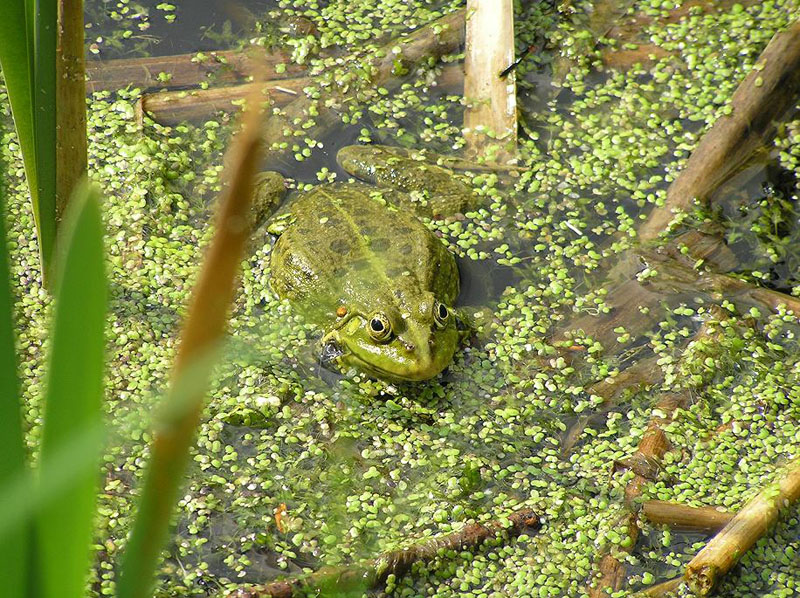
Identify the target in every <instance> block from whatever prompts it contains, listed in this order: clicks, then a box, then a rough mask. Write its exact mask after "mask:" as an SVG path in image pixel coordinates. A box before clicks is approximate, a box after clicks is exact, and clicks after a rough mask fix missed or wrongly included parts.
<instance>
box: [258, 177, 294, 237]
mask: <svg viewBox="0 0 800 598" xmlns="http://www.w3.org/2000/svg"><path fill="white" fill-rule="evenodd" d="M284 195H286V182H285V181H284V179H283V176H282V175H281V174H280V173H277V172H273V171H271V170H268V171H266V172H262V173H260V174H258V175H256V181H255V184H254V185H253V205H252V207H251V209H250V230H251V231H255V230H257V229H258V228H260V227H261V225H262V224H264V223H265V222H266V221H267V220H268V219H269V218H270V217H271V216H272V215H273V214H274V213H275V211H276V210H277V209H278V207H279V206H280V205H281V203H282V201H283V196H284Z"/></svg>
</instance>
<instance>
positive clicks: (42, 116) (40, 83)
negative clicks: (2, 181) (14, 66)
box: [33, 0, 58, 280]
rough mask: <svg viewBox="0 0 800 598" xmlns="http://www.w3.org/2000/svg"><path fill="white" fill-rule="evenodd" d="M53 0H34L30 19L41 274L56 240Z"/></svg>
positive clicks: (46, 268) (47, 268)
mask: <svg viewBox="0 0 800 598" xmlns="http://www.w3.org/2000/svg"><path fill="white" fill-rule="evenodd" d="M57 24H58V5H57V3H56V0H36V18H35V20H34V63H33V73H34V94H33V135H34V138H35V141H36V181H37V183H38V185H39V191H38V194H37V196H36V200H37V203H38V206H37V207H38V212H39V221H38V223H37V225H38V232H39V252H40V254H41V262H42V276H43V278H44V279H45V280H47V277H48V275H49V274H51V270H52V267H51V266H52V261H53V257H54V256H53V249H54V247H55V241H56V229H57V222H56V170H57V164H56V38H57V28H56V26H57Z"/></svg>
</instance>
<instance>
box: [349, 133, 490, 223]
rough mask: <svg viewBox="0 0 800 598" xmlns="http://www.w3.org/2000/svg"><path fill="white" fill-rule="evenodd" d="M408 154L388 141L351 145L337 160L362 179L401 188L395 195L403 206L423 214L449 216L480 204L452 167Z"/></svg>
mask: <svg viewBox="0 0 800 598" xmlns="http://www.w3.org/2000/svg"><path fill="white" fill-rule="evenodd" d="M406 154H407V153H406V152H404V151H403V150H402V149H397V148H392V147H388V146H385V145H349V146H347V147H343V148H342V149H340V150H339V153H338V154H337V155H336V160H337V161H338V162H339V165H340V166H341V167H342V168H343V169H344V170H346V171H347V172H349V173H350V174H352V175H353V176H355V177H357V178H359V179H361V180H363V181H366V182H368V183H374V184H376V185H379V186H381V187H388V188H390V189H394V190H396V191H400V192H401V193H400V194H396V195H400V196H401V200H402V202H403V204H404V206H405V207H409V208H411V209H413V210H414V211H415V212H417V213H418V214H420V215H423V216H433V217H443V216H449V215H452V214H457V213H459V212H466V211H468V210H470V209H474V208H475V207H476V206H477V203H478V202H477V199H476V197H475V195H474V193H473V192H472V189H471V188H470V187H469V185H467V184H466V183H464V182H463V181H461V180H459V179H458V178H456V177H455V176H454V175H453V173H452V172H451V171H449V170H446V169H444V168H442V167H441V166H437V165H435V164H432V163H430V162H428V161H426V160H416V159H413V158H410V157H408V155H406ZM393 198H395V196H393Z"/></svg>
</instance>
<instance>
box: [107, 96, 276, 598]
mask: <svg viewBox="0 0 800 598" xmlns="http://www.w3.org/2000/svg"><path fill="white" fill-rule="evenodd" d="M260 104H261V102H260V97H259V96H258V94H256V96H254V97H253V98H251V99H250V101H249V102H248V110H246V111H245V113H244V119H243V128H242V130H241V131H240V132H239V134H238V135H237V136H236V138H235V139H234V141H233V145H232V147H231V151H230V153H231V159H230V160H229V162H228V163H229V164H230V168H229V169H228V170H227V172H228V173H230V176H229V177H228V181H227V185H226V187H225V189H224V190H223V192H222V197H221V201H220V204H219V212H218V214H217V220H216V231H215V234H214V237H213V239H212V241H211V245H210V246H209V248H208V250H207V251H206V255H205V259H204V260H203V266H202V270H201V272H200V276H199V278H198V280H197V282H196V284H195V286H194V289H193V291H192V297H191V300H190V304H189V310H188V315H187V318H186V321H185V323H184V325H183V329H182V330H181V335H180V343H179V346H178V353H177V356H176V359H175V363H174V366H173V369H172V378H171V381H170V388H169V391H168V396H167V399H166V400H165V402H164V411H163V412H162V414H161V417H160V418H159V420H158V425H157V426H156V428H155V429H154V432H153V441H152V445H151V458H150V463H149V466H148V469H147V471H146V474H145V482H144V489H143V491H142V497H141V502H140V504H139V508H138V512H137V518H136V522H135V524H134V529H133V532H132V534H131V538H130V540H129V542H128V546H127V547H126V551H125V555H124V558H123V565H122V574H121V576H120V580H119V582H118V595H119V596H120V598H145V596H147V595H148V593H149V592H148V589H147V586H148V584H147V583H146V580H148V579H150V577H151V576H152V571H153V568H154V567H155V565H156V562H157V560H158V555H159V553H160V551H161V549H162V546H163V543H164V542H165V541H166V537H167V530H168V527H169V520H170V514H171V513H172V511H173V509H174V506H175V502H176V501H177V495H178V489H179V487H180V484H181V481H182V480H183V476H184V472H185V469H186V463H187V461H188V458H189V450H190V448H191V445H192V442H193V438H194V435H195V431H196V428H197V426H198V423H199V421H200V414H201V412H202V409H203V398H204V394H205V389H206V386H207V378H208V375H209V367H208V366H209V356H210V355H212V354H213V352H214V350H215V349H216V347H217V346H218V344H219V343H220V342H221V340H222V338H223V334H224V331H225V327H226V324H227V320H228V311H229V309H230V305H231V302H232V299H233V294H234V290H235V288H236V276H237V273H238V271H239V265H240V263H241V259H242V255H243V253H244V247H245V243H246V241H247V238H248V235H249V233H250V227H249V222H250V219H251V216H250V214H249V209H250V204H251V199H252V192H253V183H254V178H255V173H256V168H257V167H258V163H259V157H260V148H261V146H262V143H261V136H260V132H261V128H262V127H261V122H262V118H263V114H262V111H261V109H260ZM143 580H144V581H143Z"/></svg>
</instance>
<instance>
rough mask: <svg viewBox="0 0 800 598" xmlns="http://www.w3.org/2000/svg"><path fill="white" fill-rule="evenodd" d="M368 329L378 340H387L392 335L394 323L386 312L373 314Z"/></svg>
mask: <svg viewBox="0 0 800 598" xmlns="http://www.w3.org/2000/svg"><path fill="white" fill-rule="evenodd" d="M367 330H369V335H370V336H371V337H372V338H374V339H375V340H376V341H385V340H388V339H389V337H390V336H392V325H391V323H390V322H389V318H387V317H386V316H385V315H384V314H373V316H372V317H371V318H370V319H369V323H368V324H367Z"/></svg>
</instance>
